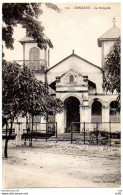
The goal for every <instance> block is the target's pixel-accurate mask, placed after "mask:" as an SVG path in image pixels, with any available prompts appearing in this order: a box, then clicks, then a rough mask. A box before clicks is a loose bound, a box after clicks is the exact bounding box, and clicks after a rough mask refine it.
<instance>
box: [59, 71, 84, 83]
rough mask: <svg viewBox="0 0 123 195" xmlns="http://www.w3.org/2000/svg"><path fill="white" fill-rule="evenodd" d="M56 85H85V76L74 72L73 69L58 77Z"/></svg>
mask: <svg viewBox="0 0 123 195" xmlns="http://www.w3.org/2000/svg"><path fill="white" fill-rule="evenodd" d="M56 81H57V85H62V86H64V85H67V86H70V85H86V84H87V81H85V76H84V75H82V74H80V73H78V72H76V71H74V70H73V69H71V70H69V71H67V72H66V73H64V74H63V75H61V76H60V77H57V78H56Z"/></svg>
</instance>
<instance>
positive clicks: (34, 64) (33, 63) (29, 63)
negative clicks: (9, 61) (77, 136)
mask: <svg viewBox="0 0 123 195" xmlns="http://www.w3.org/2000/svg"><path fill="white" fill-rule="evenodd" d="M15 62H16V63H17V64H19V65H22V66H26V67H27V68H29V69H30V70H31V71H32V70H33V71H45V70H46V67H47V61H46V60H44V59H41V60H16V61H15Z"/></svg>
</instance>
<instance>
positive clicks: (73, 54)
mask: <svg viewBox="0 0 123 195" xmlns="http://www.w3.org/2000/svg"><path fill="white" fill-rule="evenodd" d="M72 56H75V57H77V58H79V59H80V60H83V61H85V62H87V63H89V64H90V65H92V66H94V67H96V68H99V69H100V70H102V69H101V68H100V67H99V66H96V65H95V64H92V63H91V62H89V61H87V60H85V59H84V58H81V57H80V56H78V55H76V54H75V53H72V54H71V55H69V56H68V57H66V58H64V59H63V60H61V61H60V62H58V63H57V64H55V65H54V66H52V67H51V68H49V69H48V70H47V72H48V71H49V70H51V69H53V68H55V67H56V66H58V65H59V64H60V63H62V62H64V61H65V60H67V59H68V58H70V57H72Z"/></svg>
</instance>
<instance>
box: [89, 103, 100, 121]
mask: <svg viewBox="0 0 123 195" xmlns="http://www.w3.org/2000/svg"><path fill="white" fill-rule="evenodd" d="M91 117H92V119H91V121H92V122H102V104H101V103H100V102H99V101H97V100H96V101H94V102H93V104H92V110H91Z"/></svg>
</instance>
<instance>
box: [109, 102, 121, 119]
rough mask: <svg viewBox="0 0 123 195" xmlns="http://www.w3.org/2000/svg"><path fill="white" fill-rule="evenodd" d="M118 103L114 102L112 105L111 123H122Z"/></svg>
mask: <svg viewBox="0 0 123 195" xmlns="http://www.w3.org/2000/svg"><path fill="white" fill-rule="evenodd" d="M117 107H118V102H117V101H112V102H111V103H110V117H109V118H110V119H109V120H110V121H111V122H119V121H120V112H118V111H117Z"/></svg>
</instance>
